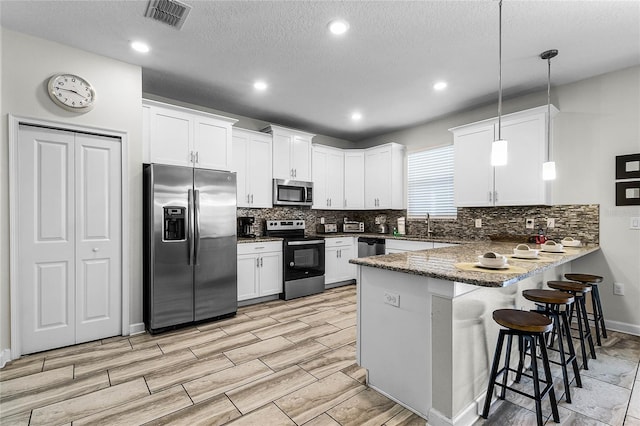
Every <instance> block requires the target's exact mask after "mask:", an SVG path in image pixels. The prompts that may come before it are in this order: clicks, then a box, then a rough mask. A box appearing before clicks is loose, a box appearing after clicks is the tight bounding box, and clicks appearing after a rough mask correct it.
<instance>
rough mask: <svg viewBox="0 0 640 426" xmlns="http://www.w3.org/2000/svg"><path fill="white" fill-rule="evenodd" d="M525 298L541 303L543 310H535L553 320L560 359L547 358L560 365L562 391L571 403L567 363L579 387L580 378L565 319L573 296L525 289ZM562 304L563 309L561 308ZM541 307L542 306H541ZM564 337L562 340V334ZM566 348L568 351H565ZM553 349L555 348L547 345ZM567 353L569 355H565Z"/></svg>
mask: <svg viewBox="0 0 640 426" xmlns="http://www.w3.org/2000/svg"><path fill="white" fill-rule="evenodd" d="M522 295H523V296H524V298H525V299H527V300H530V301H532V302H535V303H538V304H543V305H544V310H538V311H536V312H538V313H541V314H544V315H546V316H548V317H551V319H552V320H553V331H554V332H555V333H558V349H557V351H558V352H559V354H560V361H559V362H558V361H553V360H549V362H551V363H553V364H556V365H559V366H561V367H562V377H563V379H564V391H565V395H566V396H565V398H566V400H567V402H568V403H571V390H570V387H569V375H568V374H567V365H569V363H571V365H572V366H573V375H574V377H575V378H576V385H577V386H578V387H579V388H581V387H582V380H580V368H579V367H578V360H577V358H576V351H575V349H574V347H573V340H572V339H571V329H570V328H569V322H568V320H567V312H568V310H569V309H570V308H571V305H573V302H574V296H573V295H571V294H569V293H565V292H564V291H558V290H525V291H523V292H522ZM561 306H564V309H561ZM541 308H542V307H541ZM563 334H564V337H565V339H566V342H564V341H563V339H562V335H563ZM565 343H566V346H567V347H566V349H568V350H569V352H568V353H567V352H565ZM549 349H552V350H554V351H555V349H553V348H551V347H549ZM525 352H526V350H524V351H521V352H520V364H519V365H518V375H517V376H516V382H519V381H520V376H521V374H522V369H523V368H524V355H525ZM567 355H569V356H568V357H567ZM531 356H532V357H534V356H536V354H535V352H533V351H532V352H531Z"/></svg>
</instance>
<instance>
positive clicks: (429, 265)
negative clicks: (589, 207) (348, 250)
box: [349, 241, 600, 287]
mask: <svg viewBox="0 0 640 426" xmlns="http://www.w3.org/2000/svg"><path fill="white" fill-rule="evenodd" d="M516 245H517V244H516V243H512V242H509V243H502V242H495V241H482V242H472V243H469V242H467V243H465V244H460V245H457V246H451V247H443V248H437V249H432V250H420V251H412V252H406V253H394V254H388V255H380V256H371V257H362V258H356V259H351V260H349V262H350V263H353V264H356V265H362V266H370V267H373V268H380V269H387V270H390V271H398V272H404V273H408V274H415V275H423V276H427V277H433V278H439V279H443V280H447V281H457V282H462V283H467V284H473V285H478V286H483V287H505V286H508V285H510V284H513V283H516V282H518V281H521V280H523V279H525V278H527V277H530V276H533V275H537V274H539V273H541V272H542V271H544V270H546V269H549V268H552V267H554V266H558V265H561V264H563V263H567V262H570V261H572V260H575V259H577V258H579V257H582V256H584V255H586V254H589V253H592V252H594V251H597V250H600V247H599V246H596V245H590V246H587V247H565V249H564V251H565V252H564V253H546V252H540V259H539V260H529V259H515V258H512V257H509V258H508V264H509V265H512V266H513V267H515V268H516V269H517V270H518V271H516V272H513V273H511V272H510V271H499V272H498V271H491V270H484V269H480V268H472V270H462V269H460V268H459V267H456V264H461V263H467V264H468V263H475V262H477V261H478V256H481V255H483V254H484V253H486V252H488V251H493V252H496V253H500V254H504V255H507V256H508V255H510V254H511V253H513V249H514V247H515V246H516ZM529 247H531V248H540V246H538V245H536V244H529ZM476 269H477V270H476Z"/></svg>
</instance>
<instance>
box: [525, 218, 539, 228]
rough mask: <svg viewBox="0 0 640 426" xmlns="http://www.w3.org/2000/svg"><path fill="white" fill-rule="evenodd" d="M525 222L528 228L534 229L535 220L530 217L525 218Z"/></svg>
mask: <svg viewBox="0 0 640 426" xmlns="http://www.w3.org/2000/svg"><path fill="white" fill-rule="evenodd" d="M525 223H526V226H527V229H533V227H534V226H535V224H536V222H535V220H533V219H529V218H527V219H525Z"/></svg>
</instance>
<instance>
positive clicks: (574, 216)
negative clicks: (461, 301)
mask: <svg viewBox="0 0 640 426" xmlns="http://www.w3.org/2000/svg"><path fill="white" fill-rule="evenodd" d="M548 218H549V219H555V226H554V227H553V228H547V219H548ZM476 219H481V220H482V227H481V228H476V227H475V220H476ZM526 219H533V220H534V228H533V229H527V228H526ZM407 226H408V229H407V233H409V234H410V235H417V236H426V235H427V225H426V223H425V221H424V220H410V221H409V222H408V225H407ZM431 229H432V231H433V236H434V237H449V238H456V239H461V240H484V239H494V240H498V239H499V240H514V241H526V239H527V238H528V237H530V236H534V235H536V234H537V233H538V231H539V229H542V232H543V233H544V234H545V235H546V236H547V237H548V238H550V239H552V240H555V241H559V240H561V239H563V238H565V237H573V238H574V239H578V240H580V241H582V242H583V243H588V244H599V242H600V232H599V231H600V205H598V204H571V205H558V206H514V207H465V208H458V217H457V219H455V220H454V219H452V220H444V219H443V220H432V221H431Z"/></svg>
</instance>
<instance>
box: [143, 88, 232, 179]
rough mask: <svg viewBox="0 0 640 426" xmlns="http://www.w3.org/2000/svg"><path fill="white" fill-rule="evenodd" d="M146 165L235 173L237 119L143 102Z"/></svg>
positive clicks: (159, 103) (144, 156) (148, 101)
mask: <svg viewBox="0 0 640 426" xmlns="http://www.w3.org/2000/svg"><path fill="white" fill-rule="evenodd" d="M142 107H143V110H142V111H143V132H144V134H143V143H144V145H145V146H144V147H143V162H145V163H157V164H169V165H174V166H187V167H198V168H202V169H213V170H231V157H232V154H231V139H232V138H231V128H232V126H233V123H235V122H236V121H237V120H235V119H232V118H227V117H222V116H220V115H214V114H207V113H204V112H201V111H196V110H191V109H188V108H182V107H178V106H173V105H169V104H165V103H161V102H156V101H150V100H146V99H145V100H144V101H143V105H142Z"/></svg>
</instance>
